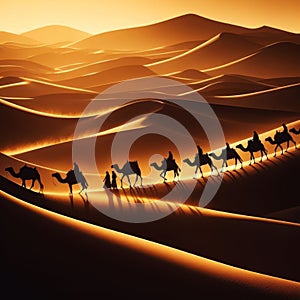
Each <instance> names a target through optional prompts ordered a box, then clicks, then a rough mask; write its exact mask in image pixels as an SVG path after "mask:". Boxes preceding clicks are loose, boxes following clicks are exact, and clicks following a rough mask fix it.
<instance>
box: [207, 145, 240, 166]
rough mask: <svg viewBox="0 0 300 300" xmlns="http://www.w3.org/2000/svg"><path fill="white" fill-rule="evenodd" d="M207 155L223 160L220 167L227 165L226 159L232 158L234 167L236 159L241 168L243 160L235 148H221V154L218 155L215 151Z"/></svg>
mask: <svg viewBox="0 0 300 300" xmlns="http://www.w3.org/2000/svg"><path fill="white" fill-rule="evenodd" d="M208 155H209V156H211V157H212V158H214V159H216V160H223V163H222V169H223V167H224V166H226V167H228V164H227V160H229V159H234V160H235V168H236V166H237V163H238V161H239V162H240V164H241V168H243V160H242V158H241V157H240V156H239V154H238V153H237V152H236V150H235V149H232V148H230V149H226V148H225V149H222V152H221V154H220V155H219V156H218V155H216V154H215V153H213V152H212V153H210V154H208Z"/></svg>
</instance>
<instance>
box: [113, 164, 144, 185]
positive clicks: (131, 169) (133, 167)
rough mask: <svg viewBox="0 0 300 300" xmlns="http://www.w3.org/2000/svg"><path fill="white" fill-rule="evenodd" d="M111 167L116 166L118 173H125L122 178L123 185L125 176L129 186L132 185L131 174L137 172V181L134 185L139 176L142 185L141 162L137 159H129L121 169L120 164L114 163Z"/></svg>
mask: <svg viewBox="0 0 300 300" xmlns="http://www.w3.org/2000/svg"><path fill="white" fill-rule="evenodd" d="M111 167H112V168H114V169H115V170H116V171H117V172H118V173H120V174H123V175H122V177H121V179H120V181H121V187H123V178H124V177H125V176H126V177H127V180H128V183H129V186H130V187H131V181H130V178H129V175H133V174H136V177H135V182H134V184H133V186H135V185H136V183H137V181H138V178H140V180H141V185H143V178H142V173H141V169H140V167H139V164H138V162H137V161H136V160H135V161H127V162H126V163H125V164H124V165H123V167H122V168H121V169H120V167H119V165H118V164H114V165H112V166H111Z"/></svg>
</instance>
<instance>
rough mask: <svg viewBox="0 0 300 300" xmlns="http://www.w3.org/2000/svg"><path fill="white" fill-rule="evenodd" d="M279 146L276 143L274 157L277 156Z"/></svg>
mask: <svg viewBox="0 0 300 300" xmlns="http://www.w3.org/2000/svg"><path fill="white" fill-rule="evenodd" d="M278 147H279V145H276V147H275V149H274V152H275V153H274V157H276V150H277V148H278Z"/></svg>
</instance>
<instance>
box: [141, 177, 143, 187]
mask: <svg viewBox="0 0 300 300" xmlns="http://www.w3.org/2000/svg"><path fill="white" fill-rule="evenodd" d="M140 179H141V186H143V178H142V176H140Z"/></svg>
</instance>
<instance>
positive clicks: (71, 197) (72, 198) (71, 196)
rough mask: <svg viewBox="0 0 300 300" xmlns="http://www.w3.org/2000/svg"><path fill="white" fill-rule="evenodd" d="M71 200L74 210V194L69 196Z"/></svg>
mask: <svg viewBox="0 0 300 300" xmlns="http://www.w3.org/2000/svg"><path fill="white" fill-rule="evenodd" d="M69 199H70V204H71V206H72V208H73V207H74V201H73V200H74V197H73V194H70V195H69Z"/></svg>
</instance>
